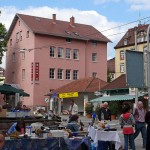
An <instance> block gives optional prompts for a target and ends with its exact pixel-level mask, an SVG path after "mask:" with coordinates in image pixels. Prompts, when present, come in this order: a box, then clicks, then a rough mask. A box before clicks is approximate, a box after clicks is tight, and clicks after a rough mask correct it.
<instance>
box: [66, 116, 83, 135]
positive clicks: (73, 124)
mask: <svg viewBox="0 0 150 150" xmlns="http://www.w3.org/2000/svg"><path fill="white" fill-rule="evenodd" d="M78 120H79V116H78V115H72V116H71V118H70V122H69V123H68V124H67V127H66V128H67V129H70V130H71V131H72V132H77V131H79V128H80V126H79V124H78Z"/></svg>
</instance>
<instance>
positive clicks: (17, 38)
mask: <svg viewBox="0 0 150 150" xmlns="http://www.w3.org/2000/svg"><path fill="white" fill-rule="evenodd" d="M18 41H19V32H17V33H16V42H18Z"/></svg>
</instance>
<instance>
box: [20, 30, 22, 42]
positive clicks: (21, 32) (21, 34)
mask: <svg viewBox="0 0 150 150" xmlns="http://www.w3.org/2000/svg"><path fill="white" fill-rule="evenodd" d="M20 41H22V31H20Z"/></svg>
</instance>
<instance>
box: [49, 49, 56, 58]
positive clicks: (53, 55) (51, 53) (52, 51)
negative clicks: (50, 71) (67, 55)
mask: <svg viewBox="0 0 150 150" xmlns="http://www.w3.org/2000/svg"><path fill="white" fill-rule="evenodd" d="M49 53H50V54H49V55H50V57H51V58H55V47H54V46H51V47H50V52H49Z"/></svg>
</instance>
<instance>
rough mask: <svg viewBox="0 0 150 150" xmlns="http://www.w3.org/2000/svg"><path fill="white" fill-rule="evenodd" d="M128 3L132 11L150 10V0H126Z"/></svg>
mask: <svg viewBox="0 0 150 150" xmlns="http://www.w3.org/2000/svg"><path fill="white" fill-rule="evenodd" d="M126 1H127V2H128V3H131V7H130V8H131V9H132V10H150V1H149V0H126Z"/></svg>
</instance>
